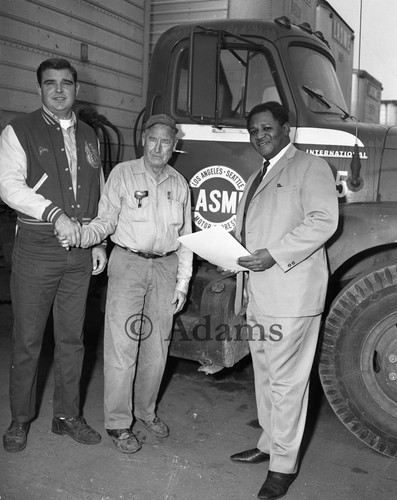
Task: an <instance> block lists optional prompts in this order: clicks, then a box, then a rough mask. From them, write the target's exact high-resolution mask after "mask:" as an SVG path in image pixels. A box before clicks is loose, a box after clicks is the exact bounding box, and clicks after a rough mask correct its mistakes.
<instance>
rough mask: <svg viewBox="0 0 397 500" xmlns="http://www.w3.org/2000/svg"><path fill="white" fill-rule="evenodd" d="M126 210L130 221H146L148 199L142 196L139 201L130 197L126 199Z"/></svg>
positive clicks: (147, 217) (147, 216) (147, 218)
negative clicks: (129, 215)
mask: <svg viewBox="0 0 397 500" xmlns="http://www.w3.org/2000/svg"><path fill="white" fill-rule="evenodd" d="M128 211H129V212H130V214H131V220H132V221H134V222H147V221H148V220H149V200H148V199H147V198H143V199H142V200H141V202H140V203H139V202H138V200H136V199H134V198H131V199H130V200H128Z"/></svg>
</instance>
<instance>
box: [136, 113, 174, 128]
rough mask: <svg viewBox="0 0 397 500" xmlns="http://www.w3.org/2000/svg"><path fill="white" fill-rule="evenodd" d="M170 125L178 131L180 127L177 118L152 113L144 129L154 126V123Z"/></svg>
mask: <svg viewBox="0 0 397 500" xmlns="http://www.w3.org/2000/svg"><path fill="white" fill-rule="evenodd" d="M157 124H161V125H168V126H169V127H171V128H172V129H173V130H174V131H175V132H178V128H177V126H176V123H175V120H174V119H173V118H171V117H170V116H168V115H164V114H161V115H152V116H151V117H150V118H148V120H147V121H146V123H145V126H144V130H147V129H148V128H150V127H152V126H153V125H157Z"/></svg>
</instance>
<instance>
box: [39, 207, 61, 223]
mask: <svg viewBox="0 0 397 500" xmlns="http://www.w3.org/2000/svg"><path fill="white" fill-rule="evenodd" d="M63 213H64V211H63V210H62V209H61V208H59V207H57V206H55V205H53V204H52V203H51V205H48V207H47V208H46V209H45V210H44V212H43V215H42V219H43V220H46V221H48V222H52V223H53V224H55V222H56V221H57V220H58V219H59V217H60V216H61V215H62V214H63Z"/></svg>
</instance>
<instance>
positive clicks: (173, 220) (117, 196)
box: [82, 158, 193, 294]
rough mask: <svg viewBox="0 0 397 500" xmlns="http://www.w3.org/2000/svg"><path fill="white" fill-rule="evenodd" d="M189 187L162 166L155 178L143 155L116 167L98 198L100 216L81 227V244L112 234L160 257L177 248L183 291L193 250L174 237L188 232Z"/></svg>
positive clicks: (119, 242) (114, 238)
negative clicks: (146, 165)
mask: <svg viewBox="0 0 397 500" xmlns="http://www.w3.org/2000/svg"><path fill="white" fill-rule="evenodd" d="M191 227H192V223H191V202H190V191H189V186H188V184H187V182H186V180H185V179H184V177H183V176H182V175H181V174H179V173H178V172H177V171H176V170H175V169H173V168H172V167H171V166H169V165H166V166H165V167H164V169H163V171H162V172H161V174H160V177H159V178H158V179H156V178H155V177H154V176H153V175H152V174H151V173H149V171H148V170H147V169H146V167H145V164H144V160H143V158H140V159H138V160H131V161H126V162H123V163H119V164H118V165H116V166H115V167H114V168H113V170H112V171H111V173H110V175H109V177H108V180H107V182H106V184H105V187H104V190H103V194H102V196H101V199H100V201H99V206H98V216H97V217H95V219H93V220H92V221H91V222H90V224H88V225H86V226H84V227H83V228H82V245H83V246H91V245H94V244H97V243H99V242H100V241H102V240H103V239H104V238H106V236H108V235H111V240H112V241H113V242H114V243H116V244H117V245H119V246H121V247H124V248H128V249H130V250H132V251H135V252H147V253H154V254H158V255H164V254H166V253H168V252H173V251H176V252H177V256H178V261H179V263H178V273H177V286H176V288H177V289H178V290H180V291H181V292H183V293H185V294H186V293H187V289H188V285H189V280H190V277H191V274H192V259H193V254H192V252H191V251H190V250H189V249H187V248H186V247H184V246H183V245H181V244H180V243H179V241H178V239H177V238H178V236H182V235H184V234H189V233H191V232H192V229H191Z"/></svg>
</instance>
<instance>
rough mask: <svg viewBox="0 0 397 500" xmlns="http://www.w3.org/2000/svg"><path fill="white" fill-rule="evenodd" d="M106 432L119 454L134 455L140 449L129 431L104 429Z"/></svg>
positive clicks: (138, 443)
mask: <svg viewBox="0 0 397 500" xmlns="http://www.w3.org/2000/svg"><path fill="white" fill-rule="evenodd" d="M106 432H107V433H108V434H109V436H110V437H111V438H112V439H113V442H114V445H115V447H116V448H117V449H118V450H119V451H121V453H135V452H136V451H138V450H140V449H141V448H142V446H141V443H140V442H139V441H138V439H137V438H136V436H135V434H134V433H133V432H131V430H130V429H106Z"/></svg>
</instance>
